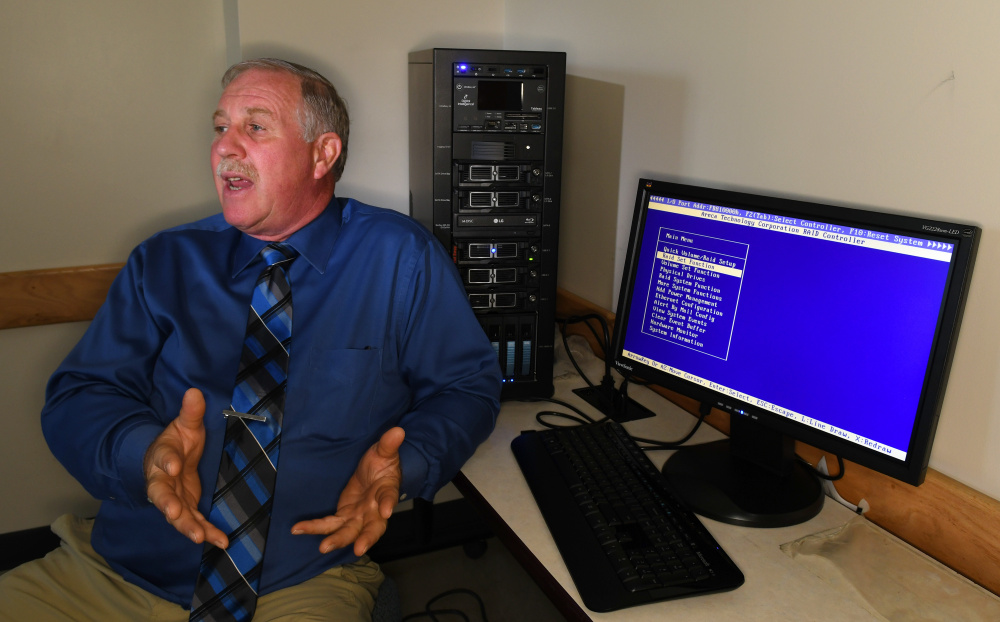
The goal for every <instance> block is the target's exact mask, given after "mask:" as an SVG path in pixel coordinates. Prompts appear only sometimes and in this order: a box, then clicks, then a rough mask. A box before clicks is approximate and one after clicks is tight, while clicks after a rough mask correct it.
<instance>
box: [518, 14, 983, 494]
mask: <svg viewBox="0 0 1000 622" xmlns="http://www.w3.org/2000/svg"><path fill="white" fill-rule="evenodd" d="M506 11H507V13H506V15H507V17H506V28H505V30H504V47H506V48H508V49H519V48H524V49H534V48H544V49H560V50H565V51H566V52H567V54H568V72H569V73H570V74H573V75H575V76H579V77H582V78H587V79H591V80H598V81H603V82H606V83H611V84H617V85H620V86H621V87H622V88H623V89H624V113H623V118H624V123H623V124H622V129H621V139H620V140H621V145H620V148H621V167H620V170H607V169H605V168H603V167H602V166H601V164H602V156H601V154H599V153H594V154H591V155H592V159H591V161H590V162H589V163H588V164H587V166H589V167H590V172H591V174H592V175H594V176H601V177H602V178H603V179H604V183H606V184H618V188H619V190H618V200H617V205H613V204H608V205H598V206H587V205H579V206H576V205H567V204H564V205H563V212H564V213H565V212H566V211H567V210H572V209H594V210H598V211H603V210H607V209H611V210H617V212H618V229H617V237H616V244H617V252H616V257H615V259H616V269H615V271H614V273H613V274H615V275H617V274H618V271H619V269H620V268H618V267H617V266H620V265H621V263H622V262H623V261H624V248H623V244H624V241H625V237H626V236H627V234H628V224H629V222H628V221H629V219H630V217H631V209H632V205H633V204H634V194H635V186H636V180H637V179H638V178H639V177H641V176H651V177H655V178H662V179H666V180H672V181H684V182H688V183H704V184H710V185H714V186H718V187H727V188H734V189H744V190H750V191H759V192H764V193H771V194H779V195H783V196H789V197H793V198H798V197H806V198H811V199H817V200H821V201H830V202H835V203H840V204H846V205H852V206H859V207H869V208H873V209H874V208H879V209H885V210H888V211H892V212H900V213H907V214H916V215H932V216H937V217H942V218H953V219H956V220H960V221H965V222H971V223H975V224H979V225H980V226H982V227H983V229H984V235H983V241H982V244H981V247H980V250H979V259H978V262H977V265H976V273H975V276H974V279H973V284H972V293H971V296H970V298H969V303H968V308H967V310H966V313H965V323H964V325H963V329H962V335H961V337H960V339H959V343H958V351H957V355H956V359H955V364H954V368H953V370H952V374H951V381H950V384H949V389H948V394H947V397H946V400H945V404H944V409H943V413H942V415H941V421H940V425H939V428H938V434H937V442H936V444H935V448H934V452H933V454H932V457H931V466H932V467H934V468H936V469H937V470H939V471H941V472H943V473H945V474H947V475H949V476H951V477H954V478H955V479H958V480H959V481H962V482H964V483H966V484H968V485H970V486H972V487H973V488H976V489H978V490H980V491H982V492H985V493H987V494H989V495H990V496H992V497H994V498H1000V451H997V450H996V448H997V447H1000V400H998V399H997V395H996V392H997V389H996V387H997V385H998V380H1000V331H998V330H996V328H995V318H996V314H997V304H998V300H1000V248H998V247H997V244H996V240H997V235H998V233H1000V210H998V209H997V205H998V204H1000V174H998V173H997V170H996V169H997V166H998V165H1000V114H998V113H1000V63H998V62H997V58H1000V39H998V38H997V37H996V36H995V35H996V33H997V32H1000V4H998V3H997V2H995V1H994V0H961V1H958V2H948V3H942V2H936V1H934V0H918V1H914V2H905V3H902V2H889V1H885V0H878V1H876V2H871V1H865V0H846V1H843V2H832V3H831V2H817V1H813V0H807V1H802V2H789V1H788V0H758V1H757V2H731V1H726V0H707V1H704V2H688V1H685V0H658V1H655V2H654V1H639V0H625V1H622V2H615V3H609V2H601V1H599V0H585V1H583V2H581V1H580V0H548V1H546V2H533V1H531V0H508V2H507V3H506ZM528 14H530V15H531V19H521V18H520V17H519V16H522V15H528ZM572 105H573V103H572V102H567V107H571V106H572ZM566 242H567V240H565V239H563V240H562V244H563V246H564V247H565V246H566ZM605 243H606V240H605V239H595V240H594V244H595V245H596V246H603V245H604V244H605ZM573 244H574V246H575V247H577V248H580V247H585V240H582V239H574V240H573ZM616 288H617V279H616V278H613V279H606V280H605V281H604V282H602V283H592V284H591V285H590V291H577V292H576V293H578V294H581V295H583V296H584V297H586V298H589V299H591V300H595V301H597V300H601V299H602V297H607V296H609V295H613V296H614V297H615V299H617V291H616ZM864 406H865V405H864V404H858V407H859V408H864ZM871 416H873V417H877V416H878V413H877V412H873V413H871Z"/></svg>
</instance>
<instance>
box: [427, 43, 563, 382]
mask: <svg viewBox="0 0 1000 622" xmlns="http://www.w3.org/2000/svg"><path fill="white" fill-rule="evenodd" d="M565 89H566V54H565V53H563V52H527V51H513V50H458V49H433V50H424V51H420V52H413V53H411V54H410V56H409V105H410V111H409V123H410V130H409V133H410V215H411V216H413V217H414V218H416V219H417V220H418V221H420V222H421V223H422V224H423V225H424V226H426V227H427V228H428V229H430V230H431V231H433V232H434V235H435V236H436V237H437V238H438V239H439V240H440V241H441V242H442V243H443V244H444V245H445V247H446V248H447V249H448V251H449V252H450V253H451V255H452V258H453V259H454V260H455V263H456V265H457V266H458V269H459V272H460V273H461V275H462V279H463V281H464V282H465V288H466V291H467V293H468V296H469V303H470V304H471V306H472V308H473V310H474V311H475V313H476V315H477V316H478V318H479V322H480V324H482V326H483V330H485V331H486V334H487V335H488V336H489V338H490V341H491V342H492V343H493V346H494V348H495V349H496V351H497V356H498V357H499V359H500V367H501V369H502V370H503V374H504V388H503V394H502V395H503V397H504V398H518V397H547V396H550V395H551V394H552V391H553V385H552V356H553V340H554V338H555V304H556V258H557V256H558V246H557V245H558V241H559V202H560V183H561V182H560V180H561V175H560V173H561V167H562V132H563V99H564V95H565Z"/></svg>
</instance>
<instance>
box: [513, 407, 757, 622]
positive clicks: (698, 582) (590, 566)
mask: <svg viewBox="0 0 1000 622" xmlns="http://www.w3.org/2000/svg"><path fill="white" fill-rule="evenodd" d="M511 449H513V451H514V456H515V457H516V458H517V462H518V465H520V467H521V471H522V472H523V473H524V477H525V479H527V481H528V486H529V487H530V488H531V493H532V495H533V496H534V497H535V501H536V503H537V504H538V507H539V509H540V510H541V512H542V516H544V517H545V522H546V524H547V525H548V527H549V531H550V532H551V533H552V538H553V539H554V540H555V542H556V546H558V547H559V553H560V555H562V558H563V560H564V561H565V562H566V566H567V568H568V569H569V574H570V576H571V577H572V578H573V582H574V583H575V584H576V588H577V590H578V591H579V592H580V597H581V598H582V599H583V603H584V604H585V605H586V606H587V608H589V609H591V610H592V611H614V610H616V609H622V608H624V607H631V606H634V605H640V604H644V603H650V602H655V601H660V600H667V599H671V598H681V597H685V596H696V595H699V594H708V593H713V592H722V591H726V590H732V589H735V588H737V587H739V586H740V585H742V584H743V573H742V572H740V570H739V568H737V567H736V564H734V563H733V562H732V560H731V559H729V556H728V555H727V554H726V552H725V551H723V550H722V548H721V547H720V546H719V545H718V543H716V541H715V539H714V538H713V537H712V535H711V534H710V533H709V532H708V530H706V529H705V527H704V526H703V525H702V524H701V522H700V521H699V520H698V518H697V517H696V516H695V515H694V513H693V512H691V510H689V509H688V508H687V507H686V506H685V505H683V504H682V502H681V501H680V500H678V499H677V498H676V497H674V495H673V494H672V493H671V492H670V489H669V485H668V484H667V483H666V481H665V479H664V477H663V475H662V474H661V473H660V471H659V470H658V469H657V468H656V467H655V466H653V463H652V462H650V460H649V458H648V457H647V456H646V454H645V452H643V450H642V449H640V448H639V446H638V445H636V444H635V441H633V440H632V439H631V438H629V436H628V433H627V432H626V431H625V429H624V428H623V427H622V426H621V425H620V424H618V423H616V422H614V421H611V420H605V421H602V422H600V423H595V424H590V425H585V426H578V427H566V428H558V429H554V430H542V431H537V432H525V433H523V434H521V435H520V436H518V437H517V438H515V439H514V440H513V442H512V443H511Z"/></svg>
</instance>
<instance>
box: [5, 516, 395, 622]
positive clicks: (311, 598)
mask: <svg viewBox="0 0 1000 622" xmlns="http://www.w3.org/2000/svg"><path fill="white" fill-rule="evenodd" d="M92 527H93V522H92V521H88V520H83V519H80V518H77V517H73V516H62V517H60V518H59V519H58V520H56V522H55V523H53V524H52V531H54V532H55V533H56V535H58V536H59V537H60V538H62V546H61V547H59V548H58V549H56V550H55V551H52V552H51V553H49V554H48V555H46V556H45V557H44V558H43V559H37V560H34V561H31V562H28V563H26V564H23V565H22V566H19V567H17V568H15V569H14V570H11V571H10V572H8V573H6V574H4V575H2V576H0V622H8V621H9V622H25V621H28V622H48V621H50V620H61V621H65V620H73V621H74V622H75V621H79V620H95V621H100V622H110V621H114V620H122V621H123V622H125V621H128V622H135V621H136V620H157V621H171V622H173V621H176V622H186V621H187V619H188V616H189V614H190V612H189V611H188V610H187V609H184V608H183V607H181V606H179V605H175V604H174V603H172V602H169V601H166V600H163V599H162V598H159V597H157V596H154V595H152V594H150V593H148V592H146V591H145V590H143V589H142V588H140V587H138V586H135V585H132V584H131V583H128V582H127V581H125V580H124V579H123V578H122V577H121V575H119V574H118V573H116V572H115V571H114V570H112V569H111V568H110V567H109V566H108V565H107V563H106V562H105V561H104V559H103V558H102V557H101V556H100V555H98V554H97V553H96V552H95V551H94V549H93V547H91V546H90V532H91V529H92ZM382 579H383V575H382V571H381V570H380V569H379V567H378V564H376V563H374V562H372V561H370V560H369V559H368V558H363V559H361V560H360V561H359V562H358V563H355V564H348V565H345V566H339V567H337V568H332V569H330V570H328V571H327V572H325V573H323V574H321V575H319V576H318V577H314V578H312V579H310V580H308V581H305V582H304V583H301V584H299V585H295V586H292V587H289V588H285V589H283V590H279V591H277V592H272V593H270V594H267V595H265V596H262V597H261V598H260V599H259V600H258V601H257V611H256V613H255V614H254V618H253V619H254V622H262V621H267V620H275V621H276V620H288V621H291V620H296V621H298V620H364V621H370V620H371V611H372V607H373V606H374V603H375V596H376V595H377V594H378V589H379V586H380V585H381V583H382Z"/></svg>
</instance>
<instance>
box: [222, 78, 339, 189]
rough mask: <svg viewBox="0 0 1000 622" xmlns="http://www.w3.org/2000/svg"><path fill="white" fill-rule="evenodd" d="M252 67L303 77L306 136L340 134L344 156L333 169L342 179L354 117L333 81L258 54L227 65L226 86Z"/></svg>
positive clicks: (301, 111)
mask: <svg viewBox="0 0 1000 622" xmlns="http://www.w3.org/2000/svg"><path fill="white" fill-rule="evenodd" d="M250 69H264V70H268V71H283V72H285V73H289V74H292V75H294V76H298V77H299V78H300V79H301V81H302V104H303V105H302V107H301V108H300V109H299V126H300V127H301V128H302V139H303V140H305V141H306V142H312V141H314V140H316V138H317V137H319V135H320V134H325V133H327V132H333V133H335V134H336V135H337V136H339V137H340V143H341V151H340V157H339V158H337V161H336V162H335V163H334V165H333V170H332V171H331V172H332V173H333V179H334V181H340V176H341V175H342V174H343V173H344V166H345V165H346V164H347V139H348V136H349V135H350V132H351V121H350V118H349V117H348V115H347V103H346V102H345V101H344V100H343V99H342V98H341V97H340V95H338V94H337V89H336V88H334V86H333V84H332V83H331V82H330V81H329V80H327V79H326V78H324V77H323V76H322V75H320V74H319V73H318V72H316V71H313V70H312V69H309V68H308V67H303V66H302V65H297V64H295V63H290V62H288V61H286V60H281V59H279V58H257V59H253V60H245V61H243V62H240V63H236V64H235V65H233V66H232V67H230V68H229V69H227V70H226V73H225V74H223V76H222V88H226V87H227V86H229V83H230V82H232V81H233V80H235V79H236V76H238V75H240V74H241V73H243V72H244V71H249V70H250Z"/></svg>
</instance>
